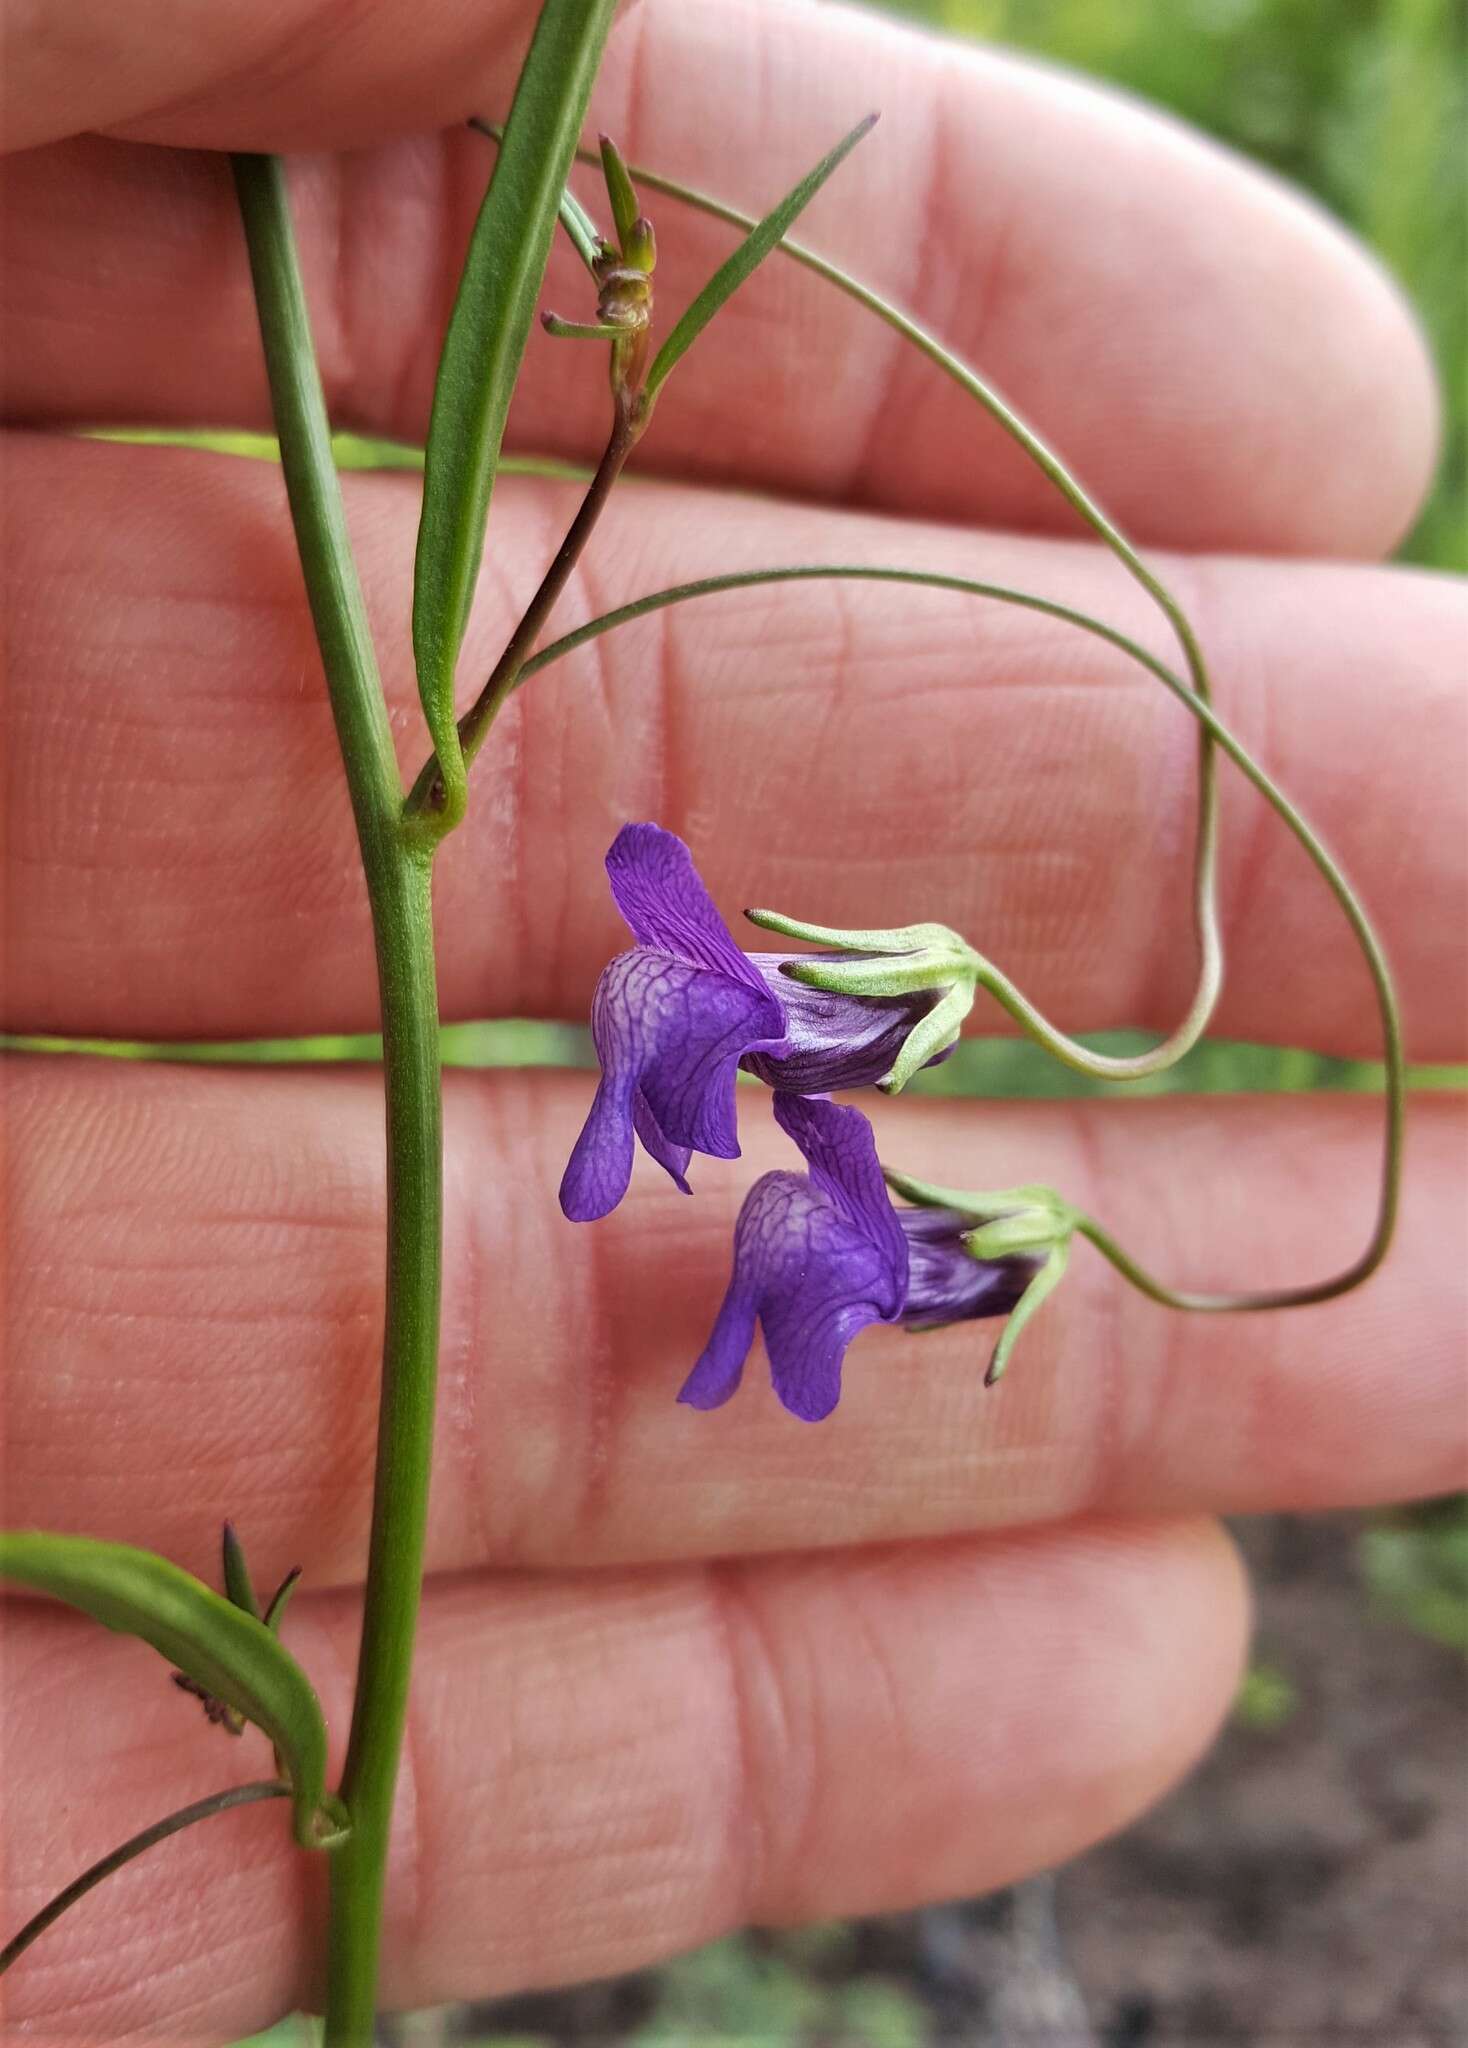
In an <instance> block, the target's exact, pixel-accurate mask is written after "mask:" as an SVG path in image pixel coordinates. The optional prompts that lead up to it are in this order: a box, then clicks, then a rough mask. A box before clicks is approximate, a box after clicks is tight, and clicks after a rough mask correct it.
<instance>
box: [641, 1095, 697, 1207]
mask: <svg viewBox="0 0 1468 2048" xmlns="http://www.w3.org/2000/svg"><path fill="white" fill-rule="evenodd" d="M632 1128H633V1130H634V1131H636V1133H637V1136H638V1138H639V1139H640V1140H641V1143H642V1149H643V1151H644V1152H646V1153H647V1154H648V1156H649V1158H652V1159H655V1160H656V1161H657V1163H658V1165H659V1166H661V1167H662V1169H663V1171H664V1172H665V1173H667V1174H668V1175H670V1176H671V1178H672V1179H673V1180H674V1181H675V1182H676V1184H677V1186H678V1188H679V1189H680V1190H681V1192H682V1193H683V1194H685V1195H691V1194H692V1193H693V1190H692V1188H691V1187H690V1186H689V1185H688V1162H689V1160H690V1159H691V1158H692V1157H693V1147H692V1146H691V1145H672V1144H670V1143H669V1142H668V1139H667V1137H666V1135H665V1134H664V1132H663V1131H662V1130H661V1129H660V1128H659V1125H658V1120H657V1118H656V1117H655V1116H654V1115H653V1113H652V1110H651V1109H650V1108H649V1106H648V1100H647V1097H646V1096H645V1095H644V1094H643V1092H642V1090H641V1089H640V1088H639V1089H638V1090H637V1092H636V1094H635V1095H634V1096H633V1097H632Z"/></svg>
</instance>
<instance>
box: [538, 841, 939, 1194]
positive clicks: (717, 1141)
mask: <svg viewBox="0 0 1468 2048" xmlns="http://www.w3.org/2000/svg"><path fill="white" fill-rule="evenodd" d="M607 875H608V878H609V880H610V882H611V888H612V895H613V897H614V898H615V900H616V904H617V907H618V909H619V910H620V911H621V913H622V915H623V917H624V918H625V919H626V920H627V923H628V925H629V926H630V927H631V930H632V936H633V938H634V940H635V941H636V944H635V945H634V946H633V948H632V949H631V951H629V952H626V953H621V954H619V955H618V956H617V957H616V959H614V960H613V961H612V962H611V963H610V964H609V966H608V967H607V969H606V970H605V972H604V973H603V975H602V977H601V980H600V981H599V982H598V984H597V990H596V995H595V998H594V1000H593V1004H592V1016H591V1028H592V1037H593V1040H594V1042H595V1045H596V1052H597V1058H598V1060H599V1061H600V1063H601V1069H602V1079H601V1084H600V1086H599V1087H598V1089H597V1094H596V1099H595V1101H594V1103H593V1105H592V1110H591V1114H590V1116H589V1117H588V1119H587V1122H586V1125H585V1127H584V1129H583V1130H582V1133H581V1136H580V1137H579V1138H578V1140H577V1143H576V1147H575V1150H574V1151H573V1153H572V1155H571V1160H570V1163H569V1165H568V1166H567V1169H566V1173H565V1176H564V1178H563V1180H562V1183H561V1206H562V1208H563V1209H564V1210H565V1212H566V1214H567V1215H568V1216H570V1217H571V1218H572V1219H573V1220H574V1221H577V1222H589V1221H591V1220H593V1219H594V1218H596V1217H599V1216H604V1215H606V1214H607V1213H608V1211H609V1210H610V1209H613V1208H615V1207H616V1205H617V1203H618V1202H619V1201H620V1200H621V1198H622V1196H623V1194H625V1192H626V1189H627V1184H628V1181H629V1179H630V1177H631V1172H632V1160H633V1153H634V1150H635V1146H634V1136H635V1137H636V1138H639V1139H640V1140H641V1141H642V1144H643V1146H644V1148H645V1149H646V1151H647V1152H649V1153H650V1154H651V1156H652V1157H653V1158H654V1159H656V1160H657V1161H658V1163H659V1164H660V1165H661V1166H663V1167H664V1168H665V1169H666V1171H667V1172H668V1173H669V1174H670V1175H671V1176H672V1178H673V1180H674V1181H675V1182H676V1183H677V1185H678V1186H679V1187H680V1188H683V1189H684V1191H685V1192H686V1191H687V1181H686V1178H685V1175H686V1171H687V1167H688V1162H689V1159H690V1157H691V1155H692V1154H693V1153H694V1152H704V1153H708V1154H711V1155H712V1156H713V1157H715V1158H723V1159H732V1158H737V1156H738V1152H739V1144H738V1137H737V1131H736V1119H735V1104H734V1076H735V1070H736V1068H738V1067H739V1066H741V1065H742V1066H744V1067H745V1068H746V1069H747V1070H748V1071H749V1072H751V1073H753V1074H755V1075H756V1076H757V1077H758V1078H759V1079H760V1080H762V1081H765V1082H767V1083H768V1084H769V1085H770V1086H771V1087H775V1088H782V1089H786V1090H789V1091H792V1092H795V1093H799V1094H824V1093H826V1092H828V1091H830V1090H832V1089H842V1088H860V1087H869V1086H871V1085H872V1084H873V1083H875V1082H878V1081H880V1080H881V1079H882V1078H883V1076H884V1075H886V1074H887V1073H888V1072H889V1071H890V1069H891V1067H892V1064H893V1062H894V1060H895V1059H896V1058H897V1056H898V1054H899V1052H900V1050H901V1048H902V1046H903V1044H904V1043H905V1042H906V1040H907V1037H908V1035H909V1033H910V1032H911V1030H912V1027H913V1025H914V1024H915V1023H916V1022H917V1021H918V1020H919V1019H921V1018H922V1017H923V1016H925V1015H926V1014H927V1012H928V1011H929V1010H930V1009H931V1008H932V1007H933V1005H934V1003H935V1001H936V1000H937V996H936V995H935V993H934V992H933V991H932V990H928V989H924V990H919V991H916V992H914V993H911V994H904V995H896V996H891V995H884V996H866V995H848V994H845V993H840V992H832V991H829V990H820V989H814V988H809V987H807V986H806V985H805V984H804V983H803V982H800V981H796V980H794V979H792V978H791V977H790V976H789V975H787V974H786V972H785V969H786V968H787V967H789V966H791V965H794V964H796V962H797V961H798V959H799V958H801V957H804V956H793V955H790V954H780V953H768V954H749V953H746V952H744V951H743V950H742V949H741V948H740V947H739V946H737V945H736V944H735V942H734V939H733V937H732V935H731V934H730V931H729V929H728V926H727V925H726V924H725V923H724V920H723V918H722V917H721V916H720V915H719V912H718V910H717V908H716V907H715V905H714V902H713V899H712V898H711V897H710V895H709V893H708V891H707V889H706V888H705V887H704V884H703V881H702V879H701V878H700V876H699V873H698V870H697V869H696V868H695V866H694V864H693V857H692V855H691V854H690V853H689V850H688V848H687V847H686V846H685V845H684V843H683V841H682V840H681V839H679V838H677V837H676V836H675V835H674V834H673V833H671V832H666V831H664V830H663V829H662V828H661V827H660V826H657V825H651V824H634V825H625V826H624V827H623V828H622V830H621V831H620V832H619V833H618V834H617V837H616V839H615V840H614V841H613V843H612V846H611V849H610V851H609V853H608V855H607Z"/></svg>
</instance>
